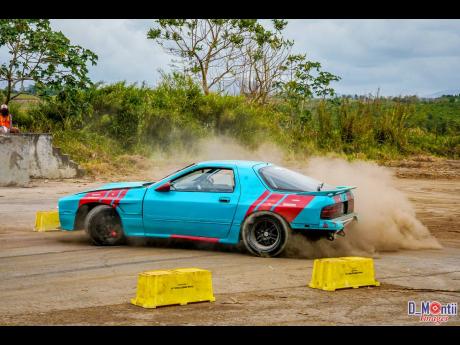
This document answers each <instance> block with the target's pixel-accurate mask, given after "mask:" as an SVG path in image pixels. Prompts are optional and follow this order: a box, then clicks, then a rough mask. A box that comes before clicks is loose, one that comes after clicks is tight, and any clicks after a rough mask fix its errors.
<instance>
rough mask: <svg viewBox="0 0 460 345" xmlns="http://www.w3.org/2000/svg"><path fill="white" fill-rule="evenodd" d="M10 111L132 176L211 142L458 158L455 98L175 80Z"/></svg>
mask: <svg viewBox="0 0 460 345" xmlns="http://www.w3.org/2000/svg"><path fill="white" fill-rule="evenodd" d="M27 99H29V100H30V99H32V100H33V101H32V102H27ZM10 108H11V110H12V113H13V115H14V121H15V123H16V125H18V126H19V127H20V129H21V130H22V131H23V132H51V133H53V134H54V141H55V144H56V145H57V146H60V147H61V148H62V149H63V150H64V152H66V153H69V154H70V155H71V156H72V157H73V159H75V160H76V161H78V162H79V163H80V164H82V165H83V166H84V167H85V168H87V169H88V170H89V172H93V173H97V172H98V171H100V170H101V167H103V169H128V170H129V166H130V164H131V163H130V160H129V159H126V157H128V156H129V155H140V156H144V157H149V156H151V154H152V153H153V152H155V151H158V150H162V151H169V152H174V151H175V150H179V149H180V150H193V148H194V143H196V142H197V139H199V138H205V137H207V136H213V135H227V136H230V137H233V138H235V139H236V140H237V141H238V142H239V143H241V144H242V145H244V146H246V147H248V148H250V149H251V148H254V149H255V148H257V146H258V145H260V144H261V143H263V142H267V141H268V142H273V143H275V144H277V145H278V146H279V147H281V148H282V149H284V150H285V151H286V152H287V153H291V154H294V155H298V156H299V157H306V156H309V155H312V154H325V153H329V152H333V153H335V154H339V155H344V156H347V157H349V158H350V159H353V158H361V159H373V160H379V161H385V160H390V159H399V158H403V157H407V156H411V155H420V154H424V155H427V154H428V155H435V156H441V157H447V158H458V156H459V152H460V134H459V133H460V97H442V98H439V99H436V100H420V99H417V98H415V97H406V98H392V99H388V98H364V97H361V98H357V99H356V98H345V97H344V98H333V99H311V100H309V101H307V102H300V103H299V102H295V101H292V100H289V99H285V98H273V99H271V100H270V102H268V103H266V104H260V103H256V102H251V101H250V100H249V99H247V98H246V97H244V96H232V95H219V94H216V93H210V94H208V95H205V94H204V93H203V92H202V90H201V88H200V85H198V84H196V83H195V82H194V81H193V80H192V79H191V78H189V77H186V76H184V75H181V74H177V73H176V74H172V75H164V76H163V79H162V81H161V82H160V83H159V84H158V86H156V87H155V88H149V87H146V86H137V85H128V84H126V83H123V82H120V83H115V84H111V85H94V86H93V87H91V88H89V89H87V90H78V91H75V90H73V91H63V92H60V93H58V94H57V95H55V96H52V97H48V98H46V99H43V100H41V101H37V99H36V98H32V97H29V98H27V97H26V98H22V97H21V98H20V99H18V100H15V101H12V102H11V103H10ZM127 155H128V156H127ZM222 158H225V157H222Z"/></svg>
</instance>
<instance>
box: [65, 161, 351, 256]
mask: <svg viewBox="0 0 460 345" xmlns="http://www.w3.org/2000/svg"><path fill="white" fill-rule="evenodd" d="M353 188H355V187H347V186H335V187H333V186H329V185H325V184H324V183H322V182H320V181H317V180H315V179H313V178H311V177H307V176H305V175H302V174H299V173H297V172H294V171H291V170H289V169H286V168H283V167H280V166H276V165H273V164H271V163H267V162H252V161H208V162H201V163H197V164H192V165H189V166H187V167H185V168H183V169H181V170H178V171H176V172H174V173H172V174H171V175H168V176H166V177H164V178H163V179H162V180H160V181H158V182H126V183H110V184H107V185H104V186H102V187H100V188H97V189H93V190H89V191H85V192H81V193H77V194H73V195H70V196H66V197H64V198H61V199H60V200H59V219H60V222H61V228H62V229H63V230H79V229H85V230H86V231H87V233H88V234H89V236H90V238H91V239H92V241H93V242H94V243H95V244H96V245H118V244H121V243H123V241H124V240H125V239H126V237H131V236H142V237H156V238H179V239H188V240H196V241H205V242H219V243H227V244H238V243H239V242H240V241H243V243H244V245H245V247H246V248H247V249H248V251H249V252H251V253H252V254H255V255H258V256H270V257H273V256H277V255H279V254H280V253H282V251H283V250H284V248H285V246H286V244H287V242H288V239H289V236H290V234H291V233H292V232H293V231H295V232H301V233H305V234H307V235H308V234H310V235H314V236H316V237H318V236H320V237H322V236H325V237H327V238H328V239H330V240H333V239H334V238H335V236H336V235H337V234H343V230H344V228H345V226H346V225H347V224H349V223H350V222H352V221H354V220H356V219H357V216H356V213H354V199H353V194H352V192H351V190H352V189H353Z"/></svg>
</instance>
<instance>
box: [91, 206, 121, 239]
mask: <svg viewBox="0 0 460 345" xmlns="http://www.w3.org/2000/svg"><path fill="white" fill-rule="evenodd" d="M85 229H86V231H87V233H88V234H89V237H90V238H91V240H92V241H93V243H94V244H96V245H98V246H115V245H119V244H122V243H123V242H124V239H125V237H124V233H123V228H122V225H121V220H120V217H119V216H118V214H117V212H116V211H115V209H114V208H113V207H110V206H108V205H98V206H96V207H94V208H93V209H92V210H91V211H89V213H88V215H87V216H86V222H85Z"/></svg>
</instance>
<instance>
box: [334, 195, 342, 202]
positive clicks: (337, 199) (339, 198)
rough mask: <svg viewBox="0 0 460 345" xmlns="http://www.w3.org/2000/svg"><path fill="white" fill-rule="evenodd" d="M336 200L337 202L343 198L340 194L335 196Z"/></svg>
mask: <svg viewBox="0 0 460 345" xmlns="http://www.w3.org/2000/svg"><path fill="white" fill-rule="evenodd" d="M334 201H335V202H336V203H339V202H342V198H341V197H340V194H339V195H336V196H334Z"/></svg>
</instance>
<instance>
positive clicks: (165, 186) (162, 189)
mask: <svg viewBox="0 0 460 345" xmlns="http://www.w3.org/2000/svg"><path fill="white" fill-rule="evenodd" d="M155 190H156V191H157V192H169V191H170V190H171V183H169V182H166V183H164V184H162V185H161V186H159V187H157V188H156V189H155Z"/></svg>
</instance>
